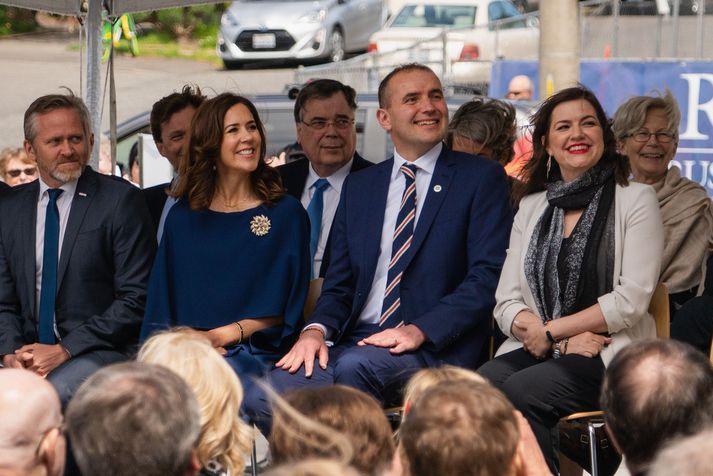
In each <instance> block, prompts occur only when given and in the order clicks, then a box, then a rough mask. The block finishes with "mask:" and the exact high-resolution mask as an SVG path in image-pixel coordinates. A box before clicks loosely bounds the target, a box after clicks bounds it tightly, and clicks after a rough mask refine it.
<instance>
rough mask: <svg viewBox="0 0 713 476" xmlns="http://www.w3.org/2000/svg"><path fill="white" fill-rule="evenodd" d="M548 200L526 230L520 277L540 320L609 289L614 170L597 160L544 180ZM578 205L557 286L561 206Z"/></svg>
mask: <svg viewBox="0 0 713 476" xmlns="http://www.w3.org/2000/svg"><path fill="white" fill-rule="evenodd" d="M546 189H547V201H548V202H549V205H548V206H547V208H546V209H545V211H544V212H543V213H542V216H541V217H540V219H539V221H538V222H537V224H536V225H535V229H534V230H533V233H532V238H531V239H530V243H529V246H528V248H527V254H526V255H525V276H526V277H527V281H528V283H529V285H530V290H531V291H532V295H533V297H534V298H535V303H536V305H537V310H538V312H539V314H540V317H541V318H542V320H543V321H549V320H552V319H557V318H559V317H562V316H567V315H569V314H572V313H574V312H577V311H580V310H582V309H585V308H587V307H589V306H591V305H592V304H594V303H596V302H597V298H598V297H599V296H601V295H603V294H606V293H608V292H610V291H611V290H612V289H613V285H612V281H613V274H614V206H613V205H614V191H615V182H614V171H613V169H612V167H611V166H610V165H608V164H607V165H605V164H602V162H601V161H600V162H599V163H598V164H597V165H595V166H594V167H592V168H591V169H589V170H588V171H587V172H585V173H584V175H582V176H581V177H579V178H577V179H576V180H573V181H572V182H564V181H562V180H561V179H558V180H553V181H550V182H548V183H547V184H546ZM582 209H583V210H584V212H583V213H582V216H581V217H580V219H579V222H578V223H577V225H576V226H575V228H574V230H573V231H572V234H571V235H570V244H569V247H568V251H569V253H568V255H567V256H566V257H565V259H564V263H565V266H566V267H567V271H568V273H567V280H566V281H565V283H564V289H560V279H559V273H558V266H557V264H558V258H559V254H560V248H561V246H562V238H563V233H564V214H565V211H566V210H582Z"/></svg>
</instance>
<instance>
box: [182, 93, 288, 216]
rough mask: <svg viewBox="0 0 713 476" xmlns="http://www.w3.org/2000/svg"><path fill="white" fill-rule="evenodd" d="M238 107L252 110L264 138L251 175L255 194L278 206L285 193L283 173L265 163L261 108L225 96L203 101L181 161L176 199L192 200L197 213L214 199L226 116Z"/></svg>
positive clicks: (194, 118)
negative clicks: (259, 113)
mask: <svg viewBox="0 0 713 476" xmlns="http://www.w3.org/2000/svg"><path fill="white" fill-rule="evenodd" d="M236 104H242V105H243V106H245V107H246V108H247V109H248V111H250V113H251V114H252V116H253V119H254V120H255V124H256V125H257V129H258V132H259V134H260V139H261V144H260V160H259V161H258V165H257V168H256V169H255V170H254V171H253V172H251V173H250V182H251V185H252V189H253V193H254V194H255V195H256V196H257V198H258V199H259V200H261V201H263V202H265V203H267V204H271V203H274V202H275V201H277V200H278V199H279V198H280V197H282V195H284V193H285V190H284V188H283V187H282V182H281V180H280V174H279V172H277V171H276V170H275V169H274V168H272V167H270V166H269V165H267V163H265V160H264V158H265V150H266V147H267V144H266V142H267V140H266V137H265V128H264V126H263V124H262V121H260V116H259V115H258V112H257V109H256V108H255V106H254V105H253V103H252V102H250V100H249V99H247V98H245V97H243V96H238V95H237V94H232V93H223V94H220V95H218V96H216V97H214V98H212V99H208V100H207V101H205V102H203V104H201V105H200V107H199V108H198V110H197V111H196V114H195V116H193V121H192V122H191V132H190V139H189V142H188V153H187V154H186V155H185V156H184V157H183V158H182V159H181V165H180V166H179V167H178V185H177V186H176V190H175V191H173V192H172V193H171V195H172V196H174V197H181V198H185V199H186V200H188V204H189V206H190V207H191V208H192V209H194V210H205V209H207V208H208V207H209V206H210V203H211V201H212V200H213V196H214V194H215V189H216V182H217V177H216V175H217V171H216V164H217V163H218V161H219V160H220V147H221V145H222V143H223V126H224V123H225V115H226V113H227V112H228V110H229V109H230V108H232V107H233V106H235V105H236Z"/></svg>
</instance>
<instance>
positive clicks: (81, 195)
mask: <svg viewBox="0 0 713 476" xmlns="http://www.w3.org/2000/svg"><path fill="white" fill-rule="evenodd" d="M77 195H79V196H80V197H86V196H87V194H86V193H84V192H79V193H78V194H77Z"/></svg>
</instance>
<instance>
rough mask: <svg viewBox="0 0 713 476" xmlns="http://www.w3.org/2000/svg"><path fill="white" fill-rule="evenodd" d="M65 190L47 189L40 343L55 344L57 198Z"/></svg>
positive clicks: (57, 245)
mask: <svg viewBox="0 0 713 476" xmlns="http://www.w3.org/2000/svg"><path fill="white" fill-rule="evenodd" d="M62 192H63V190H62V189H59V188H51V189H49V190H47V194H48V195H49V201H48V202H47V212H46V214H45V245H44V252H43V254H42V289H41V290H40V324H39V335H40V344H55V343H56V339H55V335H54V304H55V297H56V294H57V262H58V258H59V210H58V209H57V199H58V198H59V196H60V195H61V194H62Z"/></svg>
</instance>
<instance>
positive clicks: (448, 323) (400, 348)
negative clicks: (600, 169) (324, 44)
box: [246, 64, 512, 430]
mask: <svg viewBox="0 0 713 476" xmlns="http://www.w3.org/2000/svg"><path fill="white" fill-rule="evenodd" d="M379 105H380V109H379V111H378V113H377V118H378V120H379V123H380V124H381V126H382V127H383V128H384V129H385V130H386V131H387V132H389V133H390V135H391V139H392V141H393V143H394V157H393V158H391V159H390V160H387V161H385V162H382V163H380V164H377V165H374V166H372V167H369V168H368V169H365V170H362V171H359V172H357V173H353V174H350V175H349V176H348V177H347V179H346V181H345V183H344V185H343V188H342V194H341V199H340V202H339V206H338V208H337V213H336V216H335V218H334V224H333V226H332V243H333V244H332V248H331V261H330V264H329V268H328V269H327V274H326V277H325V282H324V287H323V290H322V295H321V297H320V299H319V301H318V302H317V305H316V308H315V310H314V312H313V313H312V315H310V316H308V317H307V325H306V326H305V328H304V329H303V331H302V334H301V335H300V338H299V339H298V341H297V342H296V343H295V345H294V346H293V347H292V349H291V350H290V351H289V352H288V353H287V354H286V355H285V356H284V357H283V358H282V359H281V360H280V361H279V362H278V363H277V367H278V368H277V369H276V370H274V371H272V372H271V374H270V376H269V378H270V383H271V384H272V385H273V386H274V387H275V388H276V390H277V391H278V392H284V391H287V390H289V389H292V388H295V387H301V386H305V385H325V384H331V383H339V384H345V385H350V386H353V387H356V388H358V389H360V390H363V391H365V392H367V393H369V394H371V395H373V396H374V397H376V398H377V399H378V400H379V401H381V402H382V403H384V404H389V403H391V402H393V401H394V399H398V390H400V387H401V385H402V384H403V382H405V380H407V379H408V377H409V376H410V375H412V374H413V373H414V372H416V371H417V370H418V369H420V368H423V367H428V366H438V365H441V364H445V363H448V364H453V365H459V366H463V367H470V368H474V367H476V366H477V365H478V364H479V363H480V360H481V357H482V355H484V352H483V350H484V349H485V347H486V346H485V343H486V342H487V337H488V335H489V330H490V319H491V317H490V316H491V313H492V309H493V306H494V305H495V288H496V286H497V283H498V278H499V276H500V270H501V267H502V264H503V261H504V259H505V250H506V248H507V244H508V237H509V234H510V228H511V225H512V214H511V211H510V206H509V202H508V191H507V190H508V189H507V183H506V179H505V173H504V171H503V168H502V167H501V166H499V165H498V164H496V163H495V162H492V161H487V160H485V159H484V158H482V157H474V156H472V155H467V154H462V153H457V152H452V151H450V150H448V149H447V148H446V146H445V145H444V144H443V138H444V136H445V132H446V128H447V125H448V109H447V107H446V103H445V99H444V95H443V90H442V87H441V83H440V81H439V79H438V77H437V76H436V75H435V74H434V73H433V71H431V70H430V69H429V68H428V67H426V66H423V65H420V64H410V65H404V66H400V67H398V68H397V69H395V70H394V71H392V72H391V73H390V74H388V75H387V76H386V77H385V78H384V80H383V81H382V82H381V85H380V86H379ZM303 366H304V370H301V369H302V367H303ZM256 387H257V386H256ZM246 405H247V408H248V412H249V414H250V416H251V417H252V419H253V421H255V422H256V423H257V424H258V425H259V426H260V427H261V429H262V430H267V429H269V409H268V408H267V405H266V402H265V399H264V396H263V395H261V394H260V392H259V391H253V392H251V393H249V394H248V396H247V399H246Z"/></svg>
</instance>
